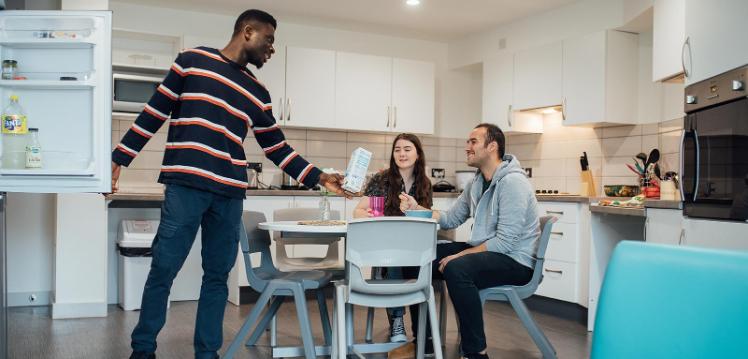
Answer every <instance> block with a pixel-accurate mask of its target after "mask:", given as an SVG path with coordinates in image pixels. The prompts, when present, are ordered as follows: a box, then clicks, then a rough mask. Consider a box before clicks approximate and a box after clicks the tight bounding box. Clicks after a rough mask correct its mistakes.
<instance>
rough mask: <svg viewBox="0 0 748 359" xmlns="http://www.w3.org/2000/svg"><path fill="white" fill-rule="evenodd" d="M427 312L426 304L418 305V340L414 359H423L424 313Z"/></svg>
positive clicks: (424, 342)
mask: <svg viewBox="0 0 748 359" xmlns="http://www.w3.org/2000/svg"><path fill="white" fill-rule="evenodd" d="M427 310H428V308H427V306H426V303H421V304H418V338H417V339H416V343H418V347H417V348H416V359H423V356H424V354H425V353H426V311H427Z"/></svg>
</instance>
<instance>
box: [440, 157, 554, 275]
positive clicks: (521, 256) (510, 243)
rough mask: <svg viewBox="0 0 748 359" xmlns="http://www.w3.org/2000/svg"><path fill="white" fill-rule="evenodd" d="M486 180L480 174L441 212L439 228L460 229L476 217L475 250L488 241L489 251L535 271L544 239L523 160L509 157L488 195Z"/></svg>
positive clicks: (474, 227)
mask: <svg viewBox="0 0 748 359" xmlns="http://www.w3.org/2000/svg"><path fill="white" fill-rule="evenodd" d="M482 177H483V175H482V174H481V172H480V171H477V172H476V174H475V178H473V180H472V181H471V182H470V183H469V184H468V186H467V188H465V191H464V192H462V194H461V195H460V197H458V198H457V202H455V203H454V204H453V205H452V207H451V208H450V209H449V210H448V211H444V212H441V213H440V217H439V226H440V227H441V228H443V229H452V228H456V227H458V226H459V225H461V224H463V223H465V221H466V220H467V219H468V218H470V217H473V218H475V223H474V224H473V230H472V233H471V234H470V239H469V240H468V244H470V245H471V246H473V247H475V246H478V245H480V244H482V243H484V242H485V243H486V247H487V248H488V250H489V251H493V252H498V253H504V254H506V255H507V256H509V257H511V258H512V259H514V260H515V261H517V262H519V263H520V264H522V265H524V266H526V267H529V268H532V267H533V266H534V265H535V252H536V250H537V242H538V237H539V236H540V222H539V220H538V208H537V207H538V202H537V200H536V199H535V191H534V190H533V188H532V185H531V184H530V181H528V180H527V176H526V175H525V171H524V170H522V167H521V166H520V164H519V160H517V158H515V157H514V156H513V155H505V156H504V158H503V161H502V162H501V165H499V167H498V168H497V169H496V172H494V174H493V178H491V185H490V186H489V187H488V189H487V190H486V192H485V193H482V191H483V178H482Z"/></svg>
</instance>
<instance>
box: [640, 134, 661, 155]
mask: <svg viewBox="0 0 748 359" xmlns="http://www.w3.org/2000/svg"><path fill="white" fill-rule="evenodd" d="M659 147H660V136H659V135H646V136H642V152H644V153H649V151H651V150H652V149H653V148H659Z"/></svg>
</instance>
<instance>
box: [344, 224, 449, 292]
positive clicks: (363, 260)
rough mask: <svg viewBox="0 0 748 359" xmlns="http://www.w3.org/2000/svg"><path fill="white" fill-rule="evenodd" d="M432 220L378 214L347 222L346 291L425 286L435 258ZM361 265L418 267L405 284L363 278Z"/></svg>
mask: <svg viewBox="0 0 748 359" xmlns="http://www.w3.org/2000/svg"><path fill="white" fill-rule="evenodd" d="M436 228H437V225H436V221H435V220H433V219H430V218H428V219H427V218H413V217H378V218H365V219H357V220H353V221H351V222H349V223H348V236H347V238H346V249H345V260H346V269H347V272H348V285H349V288H350V290H352V291H359V292H362V293H372V294H397V293H407V292H413V291H417V290H421V289H425V288H428V286H429V285H430V284H431V262H432V261H433V260H434V259H435V258H436ZM364 267H421V270H420V272H419V274H418V278H417V279H416V280H415V281H411V282H408V283H388V282H387V281H386V280H380V281H377V280H370V281H367V280H365V279H364V276H363V273H362V270H361V269H362V268H364Z"/></svg>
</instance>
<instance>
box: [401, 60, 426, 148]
mask: <svg viewBox="0 0 748 359" xmlns="http://www.w3.org/2000/svg"><path fill="white" fill-rule="evenodd" d="M434 72H435V70H434V64H433V63H430V62H424V61H417V60H407V59H398V58H393V59H392V131H394V132H410V133H424V134H432V133H434V96H435V78H434Z"/></svg>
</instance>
